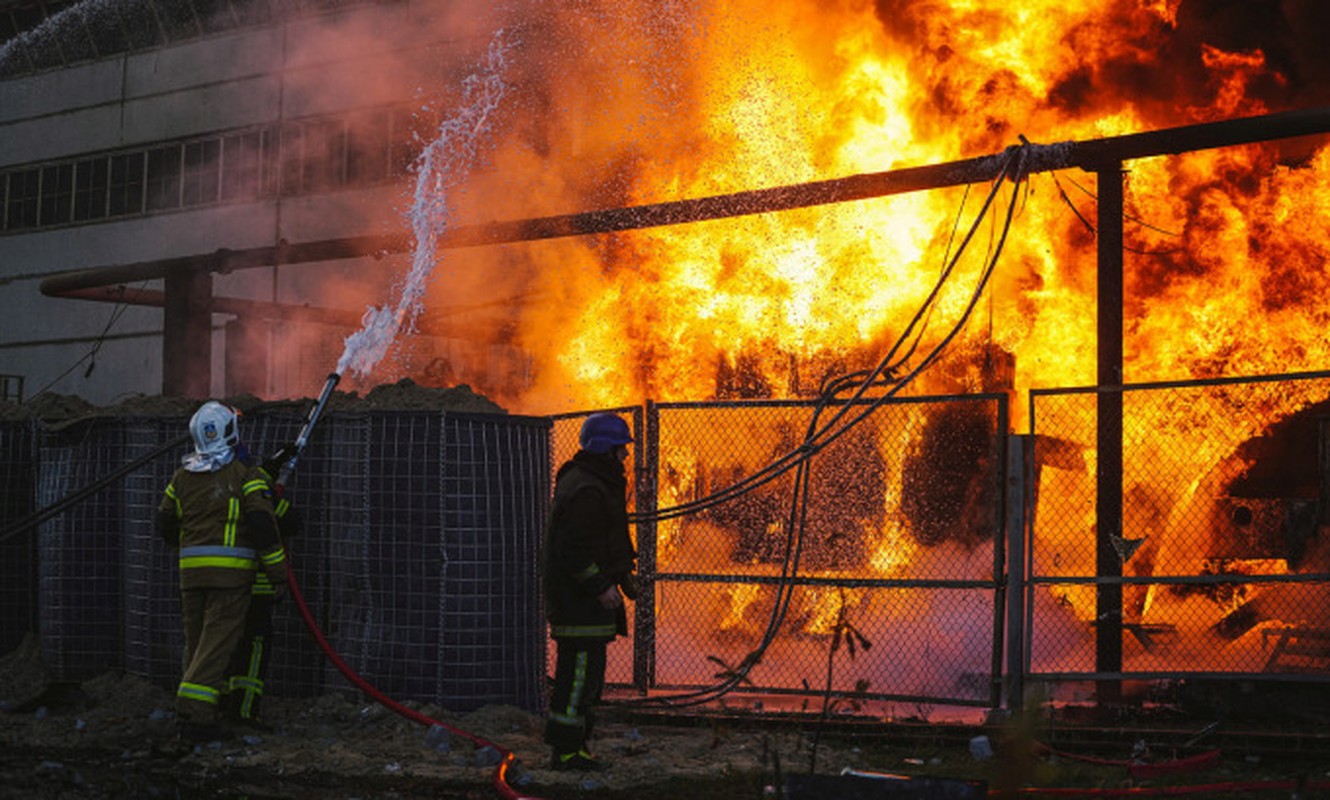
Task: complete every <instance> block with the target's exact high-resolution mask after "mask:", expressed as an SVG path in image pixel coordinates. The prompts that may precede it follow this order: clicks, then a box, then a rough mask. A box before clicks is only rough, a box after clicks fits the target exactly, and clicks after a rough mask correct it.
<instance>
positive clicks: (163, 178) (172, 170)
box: [147, 145, 182, 211]
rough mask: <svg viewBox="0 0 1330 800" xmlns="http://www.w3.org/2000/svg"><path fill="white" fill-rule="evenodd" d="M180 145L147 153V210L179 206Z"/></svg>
mask: <svg viewBox="0 0 1330 800" xmlns="http://www.w3.org/2000/svg"><path fill="white" fill-rule="evenodd" d="M181 149H182V148H181V147H180V145H171V146H170V147H158V148H156V149H153V150H149V151H148V183H147V186H148V210H149V211H159V210H161V209H164V208H178V207H179V206H180V153H181Z"/></svg>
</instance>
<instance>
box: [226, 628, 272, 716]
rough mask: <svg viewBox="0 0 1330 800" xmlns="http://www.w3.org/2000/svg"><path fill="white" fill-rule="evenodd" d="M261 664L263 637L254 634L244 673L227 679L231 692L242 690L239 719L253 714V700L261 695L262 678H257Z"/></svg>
mask: <svg viewBox="0 0 1330 800" xmlns="http://www.w3.org/2000/svg"><path fill="white" fill-rule="evenodd" d="M262 664H263V637H262V636H255V637H254V640H253V643H252V646H251V647H250V651H249V663H248V664H247V665H246V670H247V672H246V674H244V675H233V676H232V677H231V680H230V681H229V684H228V688H230V690H231V691H232V692H243V693H244V699H243V700H241V701H240V717H241V719H250V718H252V717H253V716H254V702H255V700H256V699H257V698H259V697H262V696H263V685H264V684H263V680H262V679H261V678H259V667H260V666H261V665H262Z"/></svg>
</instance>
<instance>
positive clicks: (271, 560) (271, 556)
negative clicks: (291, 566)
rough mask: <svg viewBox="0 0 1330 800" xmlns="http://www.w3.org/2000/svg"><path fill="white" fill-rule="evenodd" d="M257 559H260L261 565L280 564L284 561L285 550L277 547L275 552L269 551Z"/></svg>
mask: <svg viewBox="0 0 1330 800" xmlns="http://www.w3.org/2000/svg"><path fill="white" fill-rule="evenodd" d="M259 558H260V559H262V561H263V563H264V564H266V565H268V566H272V565H273V564H280V563H282V562H283V561H285V560H286V548H284V547H279V548H277V549H276V550H269V551H268V552H266V553H264V554H263V555H261V556H259Z"/></svg>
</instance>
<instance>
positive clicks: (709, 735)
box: [0, 637, 864, 800]
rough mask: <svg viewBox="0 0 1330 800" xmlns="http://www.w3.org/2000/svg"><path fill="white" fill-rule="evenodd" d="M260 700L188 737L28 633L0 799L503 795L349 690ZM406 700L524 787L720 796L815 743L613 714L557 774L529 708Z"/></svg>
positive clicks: (9, 688)
mask: <svg viewBox="0 0 1330 800" xmlns="http://www.w3.org/2000/svg"><path fill="white" fill-rule="evenodd" d="M267 702H268V705H267V707H266V708H265V720H266V722H267V723H268V724H269V725H270V726H271V728H272V730H270V731H263V732H254V731H248V732H236V734H235V735H233V736H232V738H229V739H227V740H225V741H219V742H213V743H209V744H206V745H200V746H194V747H185V746H182V745H179V744H177V743H176V742H175V740H174V730H175V722H174V717H173V714H172V713H171V709H172V704H173V696H172V693H171V692H170V691H169V690H167V689H164V688H162V687H158V686H154V685H152V684H151V683H149V682H148V681H147V680H145V679H143V678H141V677H138V676H134V675H128V674H124V673H120V672H108V673H106V674H103V675H100V676H98V677H97V678H95V679H92V680H90V681H86V682H84V683H82V684H61V683H53V682H51V680H50V675H49V672H48V670H47V669H46V667H45V666H44V665H43V663H42V660H41V656H40V653H39V647H38V645H37V644H36V642H35V640H34V639H33V638H31V637H30V638H29V639H28V640H27V641H25V643H24V645H23V646H22V647H20V648H19V649H17V650H16V651H14V652H12V653H10V654H8V655H7V656H4V657H3V658H0V710H3V713H0V753H3V755H0V797H4V798H74V797H77V798H131V797H134V798H137V797H191V798H205V797H206V798H213V797H249V798H259V797H263V798H279V797H280V798H316V797H317V798H328V799H329V800H331V799H332V798H348V799H349V798H359V799H360V800H369V798H417V797H421V798H423V797H432V798H440V797H442V798H463V797H465V798H472V797H497V796H498V794H497V791H496V790H495V789H494V788H493V786H492V781H493V778H494V774H495V766H496V764H497V760H498V759H497V756H496V754H495V753H494V752H493V751H487V750H486V749H483V748H480V749H478V748H477V747H476V746H475V745H474V744H473V743H472V742H470V741H467V740H466V739H464V738H462V737H460V736H458V735H455V734H452V733H450V732H448V731H446V730H439V729H431V728H427V727H426V726H424V725H423V724H421V723H419V722H416V721H413V720H409V719H407V718H405V717H403V716H401V715H398V714H396V713H395V712H393V711H390V710H389V709H387V708H385V707H384V706H381V705H379V704H377V703H374V702H372V701H371V700H369V699H366V698H363V697H361V696H359V695H358V694H352V693H345V694H328V695H324V696H321V697H318V698H312V699H303V700H297V699H284V698H270V699H269V700H268V701H267ZM404 705H406V706H407V707H409V708H412V709H414V710H416V711H419V712H420V713H422V714H424V715H426V716H428V717H430V718H432V719H436V720H438V721H440V722H442V723H444V725H445V726H454V727H456V728H459V729H461V730H464V731H468V732H470V733H472V734H475V735H476V736H479V737H481V738H483V739H485V740H488V741H491V742H493V743H495V744H497V745H498V746H500V747H502V748H506V749H509V750H511V751H513V752H514V753H516V755H517V757H518V763H517V766H516V768H515V769H514V770H512V771H511V775H510V784H511V785H512V786H513V788H514V789H515V790H517V791H518V792H520V793H522V794H524V795H526V794H529V795H530V796H533V797H546V798H559V797H573V796H577V797H585V796H603V797H612V796H613V797H617V796H625V797H626V796H630V795H631V796H634V797H638V798H650V797H671V796H677V795H676V794H675V790H674V789H673V788H671V787H673V786H677V785H680V784H687V783H690V782H691V783H696V782H698V781H699V779H701V782H702V783H704V784H708V785H719V786H730V787H731V788H730V789H725V790H724V793H723V794H721V795H717V796H727V797H729V796H735V795H734V794H733V793H732V784H733V782H734V781H737V782H739V783H741V784H744V785H747V783H748V782H750V781H751V780H753V779H752V778H749V777H747V776H754V775H758V774H760V773H761V772H762V770H763V769H764V761H765V762H766V764H765V766H766V767H767V768H769V767H770V766H771V763H772V760H773V755H774V754H775V753H776V752H778V751H779V752H783V753H784V755H785V758H786V759H787V760H788V762H789V763H793V762H794V761H795V760H800V759H801V755H800V751H801V750H802V751H803V753H804V755H802V759H801V760H806V759H807V755H806V753H807V752H808V750H807V748H808V744H809V742H808V740H807V739H806V737H803V736H801V735H800V734H799V733H798V732H797V731H793V730H791V731H789V732H787V733H784V734H780V733H768V734H754V733H751V732H740V731H726V730H723V729H720V728H717V727H715V726H702V727H697V726H678V725H659V724H657V725H647V726H643V725H641V724H640V723H634V722H633V721H631V720H628V719H623V718H618V719H616V716H619V715H616V714H615V713H614V712H613V711H610V712H608V713H607V715H606V717H607V718H606V719H605V720H604V721H603V722H602V724H601V725H600V726H599V730H598V734H597V737H596V739H595V749H596V751H597V754H598V755H599V756H600V757H601V758H602V759H604V760H605V761H606V763H607V765H608V768H607V769H606V770H605V771H603V772H600V773H594V774H593V773H577V774H572V773H560V772H555V771H552V770H549V769H547V760H548V750H547V748H546V747H545V745H544V744H543V743H542V741H541V730H542V726H543V721H542V719H541V718H539V717H538V716H536V715H533V714H530V713H528V712H524V711H521V710H519V709H516V708H512V707H500V706H493V707H486V708H482V709H480V710H478V711H475V712H472V713H469V714H464V715H457V714H452V713H450V712H448V711H446V710H445V709H441V708H438V707H436V706H430V705H421V704H417V703H410V702H408V703H405V704H404ZM764 749H765V751H766V752H765V755H764V752H763V751H764ZM821 750H822V754H823V755H822V756H821V758H822V760H823V761H824V763H826V764H828V765H833V764H834V765H835V766H836V769H840V768H841V767H843V766H864V764H863V757H862V752H855V751H854V750H853V749H849V750H847V749H843V748H840V747H838V746H831V745H825V746H823V747H822V748H821ZM726 776H730V777H732V778H733V781H730V782H727V781H726ZM690 794H692V795H693V796H694V797H701V796H705V795H699V794H698V793H697V792H696V791H690ZM750 796H754V795H750Z"/></svg>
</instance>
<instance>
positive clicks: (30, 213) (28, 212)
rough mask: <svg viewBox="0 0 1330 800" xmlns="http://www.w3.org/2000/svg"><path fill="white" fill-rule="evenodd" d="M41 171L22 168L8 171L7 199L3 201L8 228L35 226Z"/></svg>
mask: <svg viewBox="0 0 1330 800" xmlns="http://www.w3.org/2000/svg"><path fill="white" fill-rule="evenodd" d="M40 188H41V172H40V171H38V170H35V169H24V170H19V171H18V172H11V173H9V199H8V201H7V202H6V203H5V227H6V228H8V229H9V230H11V231H12V230H17V229H19V228H35V227H36V226H37V200H38V198H39V197H40V196H41V195H40Z"/></svg>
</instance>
